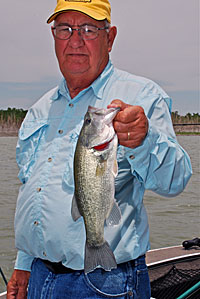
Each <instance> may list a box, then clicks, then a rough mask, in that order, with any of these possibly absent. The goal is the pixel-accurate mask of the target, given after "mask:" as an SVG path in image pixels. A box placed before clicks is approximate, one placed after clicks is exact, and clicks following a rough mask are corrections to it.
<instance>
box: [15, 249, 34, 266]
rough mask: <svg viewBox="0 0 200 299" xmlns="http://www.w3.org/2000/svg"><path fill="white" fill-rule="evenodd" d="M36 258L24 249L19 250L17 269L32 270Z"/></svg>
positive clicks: (16, 262)
mask: <svg viewBox="0 0 200 299" xmlns="http://www.w3.org/2000/svg"><path fill="white" fill-rule="evenodd" d="M33 260H34V257H32V256H30V255H28V254H27V253H25V252H24V251H22V250H19V251H18V252H17V258H16V261H15V269H16V270H23V271H31V265H32V262H33Z"/></svg>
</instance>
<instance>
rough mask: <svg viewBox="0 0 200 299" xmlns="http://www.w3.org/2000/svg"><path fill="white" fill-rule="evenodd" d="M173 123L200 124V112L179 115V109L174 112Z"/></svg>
mask: <svg viewBox="0 0 200 299" xmlns="http://www.w3.org/2000/svg"><path fill="white" fill-rule="evenodd" d="M171 116H172V122H173V124H200V114H199V113H193V114H191V113H187V114H186V115H185V116H182V115H179V114H178V111H175V112H172V115H171Z"/></svg>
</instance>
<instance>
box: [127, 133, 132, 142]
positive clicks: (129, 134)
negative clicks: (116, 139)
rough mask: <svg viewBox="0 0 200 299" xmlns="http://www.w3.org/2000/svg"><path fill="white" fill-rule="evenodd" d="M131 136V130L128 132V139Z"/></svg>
mask: <svg viewBox="0 0 200 299" xmlns="http://www.w3.org/2000/svg"><path fill="white" fill-rule="evenodd" d="M130 136H131V133H130V132H128V138H127V139H128V140H130Z"/></svg>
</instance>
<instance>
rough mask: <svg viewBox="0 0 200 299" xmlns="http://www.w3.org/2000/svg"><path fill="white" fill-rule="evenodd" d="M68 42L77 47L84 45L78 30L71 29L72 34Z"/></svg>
mask: <svg viewBox="0 0 200 299" xmlns="http://www.w3.org/2000/svg"><path fill="white" fill-rule="evenodd" d="M69 44H70V46H71V47H73V48H79V47H81V46H83V45H84V40H83V39H82V36H81V33H80V30H77V29H73V31H72V35H71V36H70V38H69Z"/></svg>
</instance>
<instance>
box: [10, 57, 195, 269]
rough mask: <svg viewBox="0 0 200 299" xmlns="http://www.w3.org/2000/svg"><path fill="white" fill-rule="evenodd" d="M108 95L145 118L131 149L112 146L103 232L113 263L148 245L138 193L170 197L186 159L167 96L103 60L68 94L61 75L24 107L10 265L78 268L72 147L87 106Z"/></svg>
mask: <svg viewBox="0 0 200 299" xmlns="http://www.w3.org/2000/svg"><path fill="white" fill-rule="evenodd" d="M114 99H120V100H122V101H124V102H125V103H128V104H131V105H139V106H142V107H143V109H144V111H145V114H146V116H147V118H148V122H149V129H148V134H147V136H146V138H145V140H144V141H143V143H142V144H141V145H140V146H139V147H137V148H135V149H131V148H128V147H124V146H121V145H119V146H118V151H117V161H118V175H117V177H116V179H115V198H116V200H117V203H118V205H119V208H120V210H121V214H122V220H121V222H120V224H119V225H117V226H113V227H112V226H107V225H106V224H105V229H104V237H105V239H106V240H107V241H108V243H109V245H110V247H111V249H112V251H113V253H114V255H115V258H116V261H117V263H122V262H126V261H129V260H133V259H135V258H137V257H138V256H141V255H143V254H145V253H146V251H147V250H148V249H149V248H150V245H149V227H148V220H147V215H146V211H145V207H144V205H143V196H144V192H145V190H146V189H149V190H153V191H154V192H156V193H158V194H160V195H163V196H167V197H170V196H175V195H177V194H179V193H180V192H181V191H182V190H183V189H184V187H185V186H186V184H187V182H188V180H189V178H190V176H191V173H192V170H191V164H190V159H189V157H188V155H187V153H186V152H185V151H184V150H183V149H182V148H181V146H180V145H179V144H178V142H177V139H176V136H175V133H174V130H173V125H172V122H171V116H170V111H171V99H170V98H169V96H168V95H167V94H166V93H165V92H164V91H163V90H162V89H161V88H160V87H159V86H158V85H157V84H156V83H154V82H152V81H151V80H148V79H146V78H143V77H138V76H135V75H132V74H129V73H127V72H124V71H121V70H118V69H116V68H114V67H113V65H112V63H111V62H110V61H109V63H108V65H107V66H106V68H105V69H104V71H103V72H102V74H101V75H100V76H99V77H98V78H97V79H96V80H95V81H94V82H93V83H92V84H91V85H90V86H89V87H88V88H86V89H84V90H82V91H81V92H80V93H79V94H78V95H77V96H76V97H74V98H73V99H71V97H70V94H69V90H68V88H67V83H66V81H65V80H64V79H63V80H62V82H61V83H60V85H59V86H58V87H56V88H54V89H52V90H50V91H49V92H48V93H46V94H45V95H44V96H43V97H42V98H41V99H40V100H39V101H38V102H37V103H36V104H34V105H33V106H32V107H31V108H30V109H29V111H28V113H27V115H26V118H25V120H24V122H23V123H22V126H21V128H20V130H19V139H18V144H17V149H16V156H17V163H18V165H19V179H20V180H21V182H22V185H21V187H20V190H19V195H18V200H17V207H16V215H15V240H16V247H17V248H18V255H17V260H16V265H15V268H16V269H22V270H30V267H31V263H32V261H33V259H34V257H39V258H41V259H45V260H49V261H52V262H59V261H62V263H63V265H65V266H66V267H69V268H72V269H83V268H84V248H85V239H86V236H85V226H84V221H83V218H82V217H81V218H80V219H78V220H77V221H76V222H74V221H73V219H72V216H71V203H72V198H73V194H74V177H73V158H74V152H75V148H76V143H77V139H78V136H79V132H80V129H81V127H82V124H83V119H84V115H85V113H86V111H87V109H88V106H89V105H90V106H94V107H99V108H102V107H104V108H106V107H107V105H108V104H110V103H111V101H112V100H114Z"/></svg>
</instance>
